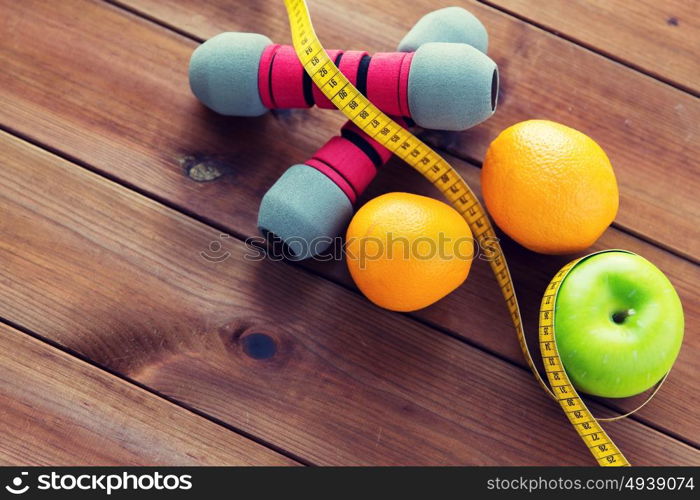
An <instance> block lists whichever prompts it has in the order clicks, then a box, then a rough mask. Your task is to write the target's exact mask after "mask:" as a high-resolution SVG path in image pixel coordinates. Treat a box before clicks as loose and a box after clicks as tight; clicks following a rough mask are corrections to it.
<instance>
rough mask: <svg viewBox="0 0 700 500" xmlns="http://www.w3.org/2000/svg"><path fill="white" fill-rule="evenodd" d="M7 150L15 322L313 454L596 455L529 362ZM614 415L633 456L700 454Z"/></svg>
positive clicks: (55, 161) (678, 459)
mask: <svg viewBox="0 0 700 500" xmlns="http://www.w3.org/2000/svg"><path fill="white" fill-rule="evenodd" d="M0 158H2V164H3V168H2V169H0V210H2V213H3V217H2V220H1V222H0V223H1V224H2V226H1V228H0V229H1V230H2V234H3V238H2V246H1V247H0V261H2V262H3V266H1V267H0V283H1V284H2V286H1V287H0V315H1V316H3V317H6V318H8V319H9V320H10V321H12V322H14V323H16V324H20V325H24V326H25V327H26V328H29V329H31V330H32V331H34V332H36V333H38V334H40V335H44V336H46V337H49V338H51V339H53V340H55V341H56V342H59V343H61V344H63V345H65V346H67V347H69V348H71V349H74V350H75V351H77V352H79V353H81V354H83V355H85V356H87V357H88V358H90V359H93V360H95V361H97V362H98V363H100V364H102V365H105V366H107V367H109V368H110V369H112V370H114V371H116V372H118V373H122V374H124V375H126V376H128V377H130V378H132V379H134V380H136V381H139V382H141V383H143V384H145V385H147V386H149V387H153V388H155V389H156V390H158V391H160V392H161V393H163V394H165V395H168V396H171V397H173V398H175V399H177V400H180V401H183V402H184V403H186V404H188V405H190V406H192V407H194V408H197V409H199V410H201V411H203V412H206V413H208V414H211V415H213V416H215V417H217V418H219V419H220V420H222V421H223V422H227V423H229V424H231V425H233V426H235V427H236V428H239V429H241V430H243V431H245V432H246V433H249V434H251V435H255V436H258V437H260V438H262V439H264V440H265V441H266V442H270V443H273V444H276V445H278V446H280V447H282V448H284V449H286V450H289V451H291V452H293V453H294V454H295V455H296V456H299V457H302V458H305V459H307V460H309V461H311V462H312V463H319V464H552V465H553V464H557V465H563V464H590V463H591V458H590V456H589V453H588V451H587V450H586V449H585V447H584V446H582V445H581V443H580V442H579V438H578V437H577V436H576V435H575V434H574V432H573V430H572V429H571V428H569V424H568V423H567V422H566V420H565V418H564V416H563V415H562V414H561V413H560V409H559V408H558V407H557V405H556V404H554V402H552V401H550V400H548V399H547V398H546V397H545V395H544V394H542V392H541V391H540V389H539V388H538V387H537V385H536V384H535V383H534V382H533V381H532V379H531V376H530V374H529V373H527V372H526V371H525V370H522V369H520V368H517V367H515V366H513V365H511V364H509V363H506V362H504V361H501V360H499V359H497V358H495V357H493V356H490V355H488V354H485V353H483V352H481V351H479V350H477V349H474V348H473V347H470V346H468V345H466V344H464V343H462V342H459V341H457V340H455V339H453V338H450V337H448V336H445V335H443V334H441V333H439V332H436V331H435V330H432V329H430V328H427V327H425V326H423V325H421V324H419V323H417V322H416V321H413V320H411V319H409V318H407V317H405V316H402V315H398V314H391V313H387V312H386V311H381V310H379V309H377V308H375V307H373V306H371V305H370V304H369V303H368V302H367V301H366V300H364V299H362V298H361V297H359V296H357V295H356V294H354V293H352V292H350V291H347V290H345V289H343V288H341V287H338V286H336V285H334V284H332V283H329V282H328V281H325V280H320V279H318V278H317V277H315V276H312V275H310V274H309V273H308V272H306V271H303V270H300V269H297V268H295V267H293V266H289V265H286V264H283V263H280V262H269V261H255V260H251V259H249V258H245V255H247V254H249V253H250V249H248V248H247V247H246V246H245V245H244V244H243V243H241V242H240V241H238V240H229V241H228V242H227V245H226V250H227V251H228V252H230V255H229V257H228V258H227V259H225V260H223V261H219V262H213V261H212V260H211V259H204V258H202V256H201V255H200V252H201V251H202V250H203V249H206V248H207V247H208V244H209V242H211V241H212V240H216V239H217V238H218V236H219V232H218V231H215V230H213V229H212V228H210V227H207V226H205V225H203V224H201V223H199V222H196V221H194V220H192V219H190V218H188V217H186V216H184V215H182V214H180V213H178V212H174V211H172V210H170V209H168V208H165V207H163V206H162V205H159V204H158V203H156V202H154V201H151V200H149V199H147V198H145V197H143V196H141V195H139V194H137V193H134V192H133V191H130V190H128V189H126V188H123V187H120V186H117V185H115V184H113V183H111V182H109V181H106V180H105V179H103V178H101V177H99V176H97V175H95V174H92V173H90V172H88V171H86V170H85V169H82V168H79V167H77V166H75V165H73V164H70V163H68V162H66V161H64V160H62V159H60V158H58V157H56V156H54V155H51V154H50V153H47V152H46V151H44V150H41V149H38V148H36V147H34V146H31V145H28V144H27V143H25V142H23V141H20V140H18V139H15V138H13V137H11V136H8V135H6V134H2V135H0ZM255 333H257V334H261V335H262V336H263V337H262V338H260V337H259V339H260V340H261V341H262V344H263V347H266V348H265V349H257V350H253V351H251V348H250V345H251V344H250V343H251V340H250V339H249V336H250V335H252V334H255ZM265 342H268V345H267V346H265ZM256 353H257V354H256ZM518 422H519V423H520V425H518V424H517V423H518ZM608 428H609V429H610V431H611V433H612V435H613V436H614V438H615V439H616V440H618V441H619V445H620V446H622V448H623V449H624V450H625V452H626V453H627V454H628V455H629V457H630V459H631V460H633V461H634V462H636V463H638V464H691V463H697V462H698V460H699V459H700V451H698V450H695V449H693V448H691V447H689V446H687V445H685V444H683V443H681V442H679V441H677V440H674V439H672V438H670V437H669V436H666V435H664V434H661V433H659V432H657V431H655V430H653V429H651V428H649V427H646V426H644V425H642V424H640V423H638V422H635V421H626V422H624V423H618V424H614V425H610V426H608ZM525 429H527V430H525Z"/></svg>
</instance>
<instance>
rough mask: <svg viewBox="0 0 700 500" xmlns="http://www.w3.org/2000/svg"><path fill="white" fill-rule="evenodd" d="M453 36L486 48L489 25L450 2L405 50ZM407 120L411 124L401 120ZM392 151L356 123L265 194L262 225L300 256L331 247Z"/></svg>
mask: <svg viewBox="0 0 700 500" xmlns="http://www.w3.org/2000/svg"><path fill="white" fill-rule="evenodd" d="M441 37H449V38H448V39H450V40H456V41H463V42H466V43H471V44H473V45H474V46H476V47H479V48H481V49H483V50H486V48H487V45H488V37H487V34H486V30H485V28H484V27H483V25H482V24H481V23H480V22H479V21H478V20H477V19H476V18H475V17H474V16H472V15H471V14H470V13H469V12H468V11H466V10H464V9H461V8H458V7H449V8H446V9H440V10H437V11H434V12H431V13H429V14H427V15H426V16H424V17H423V18H421V20H420V21H419V22H418V23H417V24H416V25H415V26H414V27H413V29H411V31H409V33H408V34H407V35H406V36H405V37H404V38H403V40H402V41H401V43H400V44H399V49H401V48H404V47H405V48H407V49H413V48H414V47H416V46H420V43H421V41H424V40H425V41H426V42H431V41H433V40H442V39H444V38H441ZM397 120H398V121H399V122H400V123H401V125H403V126H406V123H405V122H403V121H402V120H401V119H397ZM390 157H391V152H390V151H389V150H388V149H386V148H385V147H383V146H382V145H381V144H380V143H378V142H377V141H375V140H373V139H372V138H371V137H369V136H368V135H367V134H365V133H364V132H363V131H362V130H360V129H359V128H358V127H357V126H356V125H354V124H353V123H352V122H347V123H346V124H345V125H344V126H343V128H342V129H341V134H340V136H336V137H333V138H332V139H331V140H329V141H328V142H327V143H326V144H325V145H324V146H323V147H321V148H320V149H319V150H318V151H317V152H316V153H314V155H313V156H312V157H311V159H309V160H308V161H306V163H304V164H298V165H294V166H292V167H290V168H289V169H288V170H287V171H286V172H285V173H284V174H283V175H282V176H281V177H280V178H279V179H278V180H277V182H275V184H273V186H272V187H271V188H270V189H269V190H268V192H267V193H266V194H265V196H264V197H263V199H262V201H261V204H260V210H259V214H258V228H259V230H260V231H261V233H262V234H263V235H265V236H267V237H270V236H274V237H275V238H278V239H280V240H281V241H282V242H284V243H285V244H286V247H287V251H288V253H290V254H292V256H293V257H294V258H295V259H299V260H301V259H305V258H308V257H311V256H314V255H318V254H320V253H322V252H324V251H325V250H327V249H328V247H329V246H330V244H331V243H332V240H333V238H334V237H335V236H337V235H338V234H340V233H341V232H342V231H343V229H344V228H345V227H346V226H347V223H348V221H349V220H350V218H351V217H352V214H353V204H354V203H355V201H356V200H357V197H358V196H359V195H360V194H361V193H362V191H364V189H365V187H367V185H368V184H369V182H370V181H371V180H372V179H373V178H374V176H375V174H376V172H377V169H378V168H379V167H380V166H382V165H383V164H385V163H386V162H387V161H388V160H389V158H390Z"/></svg>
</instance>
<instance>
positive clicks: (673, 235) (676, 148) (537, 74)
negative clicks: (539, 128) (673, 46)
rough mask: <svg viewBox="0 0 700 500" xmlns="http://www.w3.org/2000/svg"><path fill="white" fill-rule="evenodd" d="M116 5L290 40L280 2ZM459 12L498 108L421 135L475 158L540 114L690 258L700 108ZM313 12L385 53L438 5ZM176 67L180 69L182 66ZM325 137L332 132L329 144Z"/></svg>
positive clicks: (697, 252)
mask: <svg viewBox="0 0 700 500" xmlns="http://www.w3.org/2000/svg"><path fill="white" fill-rule="evenodd" d="M119 1H120V3H122V4H124V5H128V6H130V7H131V8H133V9H136V10H137V11H139V12H142V13H145V14H146V15H149V16H152V17H153V18H156V19H158V21H159V22H163V23H165V24H168V25H171V26H174V27H176V28H177V29H179V30H182V31H184V32H186V33H189V34H190V35H192V36H194V37H196V38H198V39H206V38H208V37H211V36H213V35H215V34H217V33H219V32H221V31H254V32H260V33H265V34H266V35H268V36H269V37H270V38H272V39H273V40H274V41H276V42H279V43H288V41H289V27H288V25H287V20H286V16H285V15H284V14H283V10H282V5H281V2H280V4H279V6H278V5H277V4H275V2H253V3H251V2H238V3H236V5H235V6H233V5H232V4H229V3H222V2H220V1H218V0H206V1H200V0H178V1H174V2H173V1H169V0H119ZM461 5H462V6H464V7H466V8H468V9H469V10H470V11H471V12H473V13H474V14H475V15H476V16H477V17H478V18H479V19H480V20H481V21H482V22H483V23H484V25H485V26H486V28H487V29H488V32H489V35H490V43H489V55H490V56H491V57H492V58H493V59H494V60H495V61H496V62H497V63H498V65H499V68H500V74H501V89H500V90H501V92H500V94H501V95H500V100H499V105H498V110H497V112H496V114H495V115H494V116H493V117H492V118H491V119H489V120H488V121H487V122H485V123H483V124H481V125H479V126H477V127H475V128H473V129H471V130H469V131H467V132H463V133H452V134H444V133H443V134H439V135H438V134H428V135H426V138H427V140H428V141H429V142H431V143H432V144H434V145H436V146H439V147H440V148H443V149H447V150H448V151H450V152H452V153H454V154H455V155H457V156H459V157H461V158H464V159H469V160H472V161H477V162H480V161H481V159H482V158H483V156H484V153H485V151H486V148H487V147H488V145H489V143H490V142H491V141H492V140H493V139H494V138H495V137H496V136H497V135H498V133H500V131H502V130H503V129H504V128H506V127H508V126H510V125H512V124H514V123H517V122H519V121H522V120H527V119H531V118H545V119H550V120H554V121H559V122H562V123H564V124H566V125H569V126H571V127H574V128H576V129H578V130H581V131H582V132H584V133H586V134H588V135H590V136H591V137H592V138H593V139H595V140H596V141H597V142H599V143H600V145H601V146H602V147H603V148H604V149H605V151H606V152H607V153H608V156H609V157H610V159H611V161H612V163H613V166H614V167H615V172H616V174H617V178H618V182H619V184H620V193H621V200H620V203H621V204H620V211H619V213H618V217H617V219H616V224H618V225H619V226H620V227H623V228H625V229H627V230H628V231H631V232H633V233H635V234H638V235H641V236H643V237H644V238H647V239H649V240H651V241H655V242H657V243H659V244H661V245H663V246H665V247H667V248H671V249H673V250H674V251H675V252H678V253H680V254H682V255H684V256H686V257H688V258H691V259H693V260H695V261H696V262H697V261H698V259H700V225H698V224H696V223H695V222H694V221H695V220H698V219H700V204H698V203H697V197H696V195H695V193H697V192H700V163H699V162H698V161H697V158H698V157H700V141H699V140H698V137H700V101H699V100H698V99H697V98H695V97H693V96H691V95H689V94H687V93H685V92H683V91H680V90H677V89H675V88H672V87H670V86H668V85H666V84H664V83H661V82H659V81H657V80H654V79H653V78H650V77H648V76H646V75H643V74H640V73H637V72H635V71H632V70H630V69H629V68H626V67H624V66H622V65H620V64H618V63H615V62H613V61H611V60H609V59H606V58H605V57H602V56H600V55H597V54H594V53H592V52H590V51H589V50H586V49H584V48H582V47H580V46H578V45H576V44H574V43H571V42H568V41H566V40H563V39H561V38H559V37H557V36H555V35H552V34H550V33H547V32H545V31H543V30H541V29H538V28H536V27H534V26H532V25H530V24H527V23H525V22H522V21H520V20H518V19H515V18H513V17H512V16H509V15H507V14H505V13H503V12H499V11H497V10H495V9H493V8H491V7H488V6H485V5H483V4H479V3H478V2H476V0H466V1H464V2H462V3H461ZM634 5H636V2H634V4H633V5H632V6H630V7H629V8H636V7H634ZM660 5H661V4H660ZM309 7H310V10H311V15H312V18H313V21H314V26H315V28H316V30H317V32H318V34H319V37H320V39H321V40H322V42H323V43H324V44H325V45H326V46H327V47H329V48H331V47H340V48H348V49H349V48H353V49H357V48H363V49H368V50H370V51H377V50H384V51H386V50H389V49H391V48H392V47H393V46H394V44H395V43H396V42H397V41H398V40H399V39H400V38H401V37H402V36H403V34H404V33H405V32H406V31H407V30H408V28H409V26H410V25H411V23H413V22H415V20H417V19H418V18H420V16H422V15H423V14H425V13H426V12H429V11H430V10H432V9H435V8H436V5H435V4H434V3H433V2H429V1H428V0H420V1H415V2H404V1H401V0H383V1H381V2H370V1H365V2H353V11H352V13H349V14H345V13H343V14H342V15H341V14H340V13H339V11H338V8H337V3H336V2H333V1H326V0H313V1H311V2H309ZM543 8H544V7H543ZM358 31H359V32H360V33H361V35H358ZM637 37H638V38H644V37H648V33H646V32H644V33H638V34H637ZM695 38H697V37H695ZM689 46H691V45H690V44H689ZM689 50H691V51H693V49H692V48H691V49H689ZM695 52H697V51H695ZM697 61H698V57H697V54H695V62H696V65H697ZM181 64H182V65H183V68H182V70H183V71H184V68H185V66H186V61H183V62H182V63H181ZM181 78H185V77H184V76H182V77H181ZM183 82H184V80H183ZM319 126H321V124H319ZM332 133H335V132H334V129H332V128H331V129H330V130H327V131H326V135H325V137H326V138H327V137H328V136H330V135H331V134H332ZM324 141H325V139H323V140H320V141H318V142H316V143H315V144H316V145H317V146H318V145H320V144H322V143H323V142H324ZM301 158H305V156H302V157H301ZM296 159H297V160H298V159H299V157H297V158H296ZM287 163H289V161H288V162H287ZM671 198H672V199H673V203H669V199H671Z"/></svg>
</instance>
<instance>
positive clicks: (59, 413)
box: [0, 324, 295, 466]
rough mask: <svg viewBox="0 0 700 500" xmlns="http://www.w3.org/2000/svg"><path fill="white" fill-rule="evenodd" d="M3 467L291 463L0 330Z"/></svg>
mask: <svg viewBox="0 0 700 500" xmlns="http://www.w3.org/2000/svg"><path fill="white" fill-rule="evenodd" d="M0 435H2V440H0V464H2V465H27V466H29V465H52V466H57V465H292V464H294V463H295V462H293V461H292V460H290V459H288V458H286V457H284V456H282V455H280V454H278V453H276V452H274V451H272V450H270V449H268V448H265V447H263V446H261V445H259V444H256V443H254V442H253V441H251V440H249V439H246V438H244V437H242V436H239V435H238V434H236V433H234V432H232V431H229V430H226V429H225V428H223V427H221V426H218V425H216V424H214V423H212V422H210V421H208V420H206V419H205V418H203V417H200V416H197V415H195V414H194V413H191V412H189V411H187V410H184V409H183V408H180V407H178V406H176V405H174V404H172V403H170V402H168V401H166V400H164V399H162V398H159V397H158V396H155V395H153V394H151V393H149V392H146V391H145V390H143V389H140V388H138V387H136V386H134V385H132V384H129V383H128V382H125V381H123V380H121V379H119V378H117V377H115V376H113V375H109V374H108V373H106V372H104V371H102V370H100V369H98V368H96V367H94V366H90V365H88V364H87V363H85V362H83V361H79V360H78V359H76V358H74V357H72V356H69V355H68V354H66V353H64V352H62V351H60V350H58V349H56V348H54V347H50V346H49V345H47V344H45V343H42V342H40V341H38V340H36V339H33V338H31V337H30V336H28V335H26V334H23V333H21V332H19V331H17V330H15V329H13V328H10V327H9V326H7V325H4V324H0Z"/></svg>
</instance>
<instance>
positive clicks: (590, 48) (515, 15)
mask: <svg viewBox="0 0 700 500" xmlns="http://www.w3.org/2000/svg"><path fill="white" fill-rule="evenodd" d="M476 1H477V2H479V3H481V4H483V5H485V6H486V7H489V8H491V9H493V10H496V11H498V12H502V13H503V14H505V15H507V16H510V17H512V18H514V19H517V20H519V21H522V22H524V23H526V24H529V25H531V26H534V27H536V28H539V29H541V30H542V31H545V32H547V33H549V34H550V35H553V36H555V37H557V38H561V39H562V40H566V41H567V42H569V43H572V44H574V45H577V46H579V47H581V48H583V49H585V50H588V51H589V52H593V53H594V54H597V55H599V56H601V57H605V58H606V59H610V60H611V61H614V62H616V63H617V64H620V65H622V66H624V67H625V68H628V69H630V70H632V71H635V72H637V73H640V74H642V75H645V76H647V77H649V78H652V79H654V80H656V81H658V82H661V83H663V84H665V85H668V86H669V87H673V88H674V89H676V90H680V91H681V92H685V93H686V94H689V95H691V96H694V97H700V92H697V91H695V90H693V89H691V88H688V87H686V86H684V85H682V84H680V83H677V82H674V81H673V80H671V79H669V78H665V77H663V76H661V75H658V74H656V73H653V72H651V71H648V70H645V69H644V68H642V67H641V66H638V65H636V64H634V63H632V62H629V61H625V60H624V59H622V58H620V57H617V56H615V55H614V54H612V53H609V52H606V51H605V50H602V49H599V48H596V47H594V46H593V45H590V44H588V43H586V42H584V41H582V40H579V39H577V38H575V37H573V36H569V35H566V34H565V33H562V32H561V31H557V30H555V29H553V28H550V27H548V26H546V25H544V24H542V23H538V22H537V21H534V20H533V19H529V18H527V17H526V16H524V15H522V14H518V13H517V12H514V11H512V10H509V9H507V8H505V7H502V6H500V5H497V4H495V3H494V2H493V1H491V0H476Z"/></svg>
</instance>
